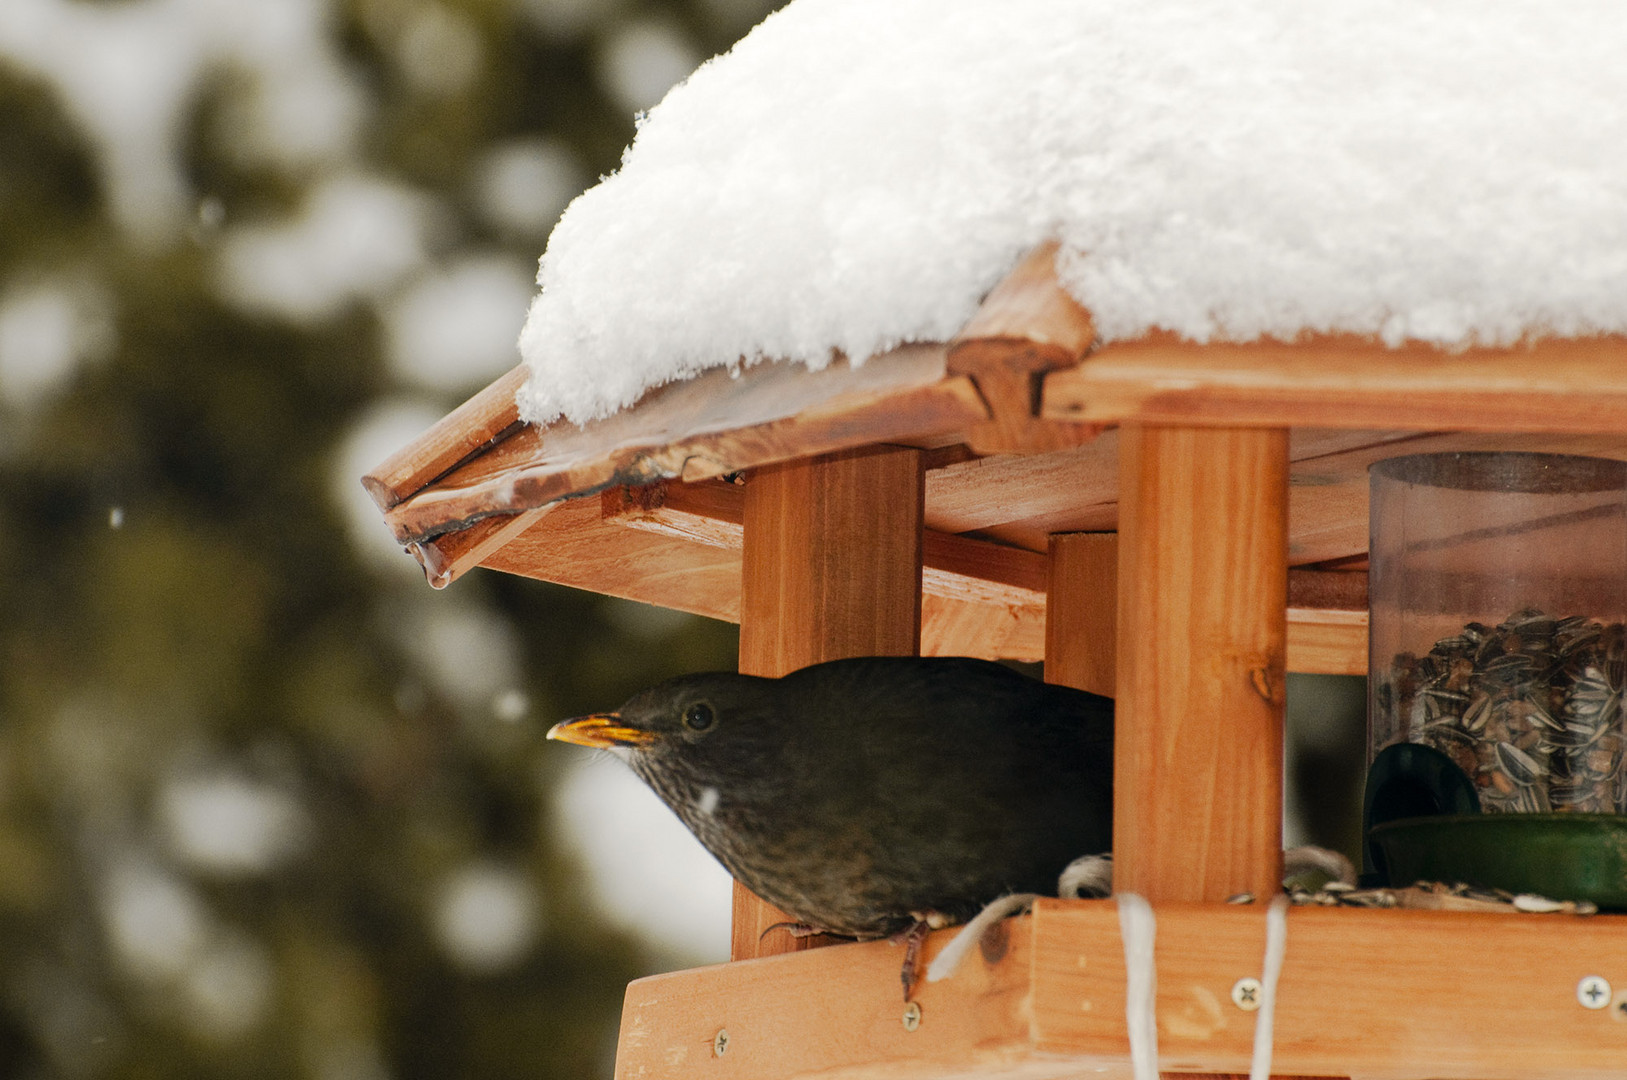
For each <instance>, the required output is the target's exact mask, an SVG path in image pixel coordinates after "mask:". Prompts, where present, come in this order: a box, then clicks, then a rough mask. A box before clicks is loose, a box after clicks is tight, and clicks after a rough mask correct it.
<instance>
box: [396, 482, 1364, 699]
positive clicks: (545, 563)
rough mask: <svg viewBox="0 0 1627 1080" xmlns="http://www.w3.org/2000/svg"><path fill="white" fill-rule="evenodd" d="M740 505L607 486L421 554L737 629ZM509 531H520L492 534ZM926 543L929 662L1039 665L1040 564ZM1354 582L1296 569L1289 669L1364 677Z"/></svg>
mask: <svg viewBox="0 0 1627 1080" xmlns="http://www.w3.org/2000/svg"><path fill="white" fill-rule="evenodd" d="M744 499H745V493H744V489H743V487H741V486H739V485H734V484H725V483H721V482H718V481H703V482H700V483H695V484H679V483H672V484H669V485H660V484H655V485H649V486H647V487H642V488H633V489H624V488H612V489H610V490H607V491H606V492H604V493H602V495H601V497H600V498H599V499H570V500H567V501H565V502H563V503H561V504H559V506H558V507H557V508H556V509H555V510H554V511H550V512H548V513H546V514H537V515H536V516H533V517H532V518H530V519H528V520H525V521H519V520H517V519H509V518H492V519H488V520H487V521H485V522H482V523H481V524H480V525H478V526H476V527H475V528H473V529H469V530H465V531H464V532H460V533H453V534H450V535H448V536H443V537H440V538H439V539H437V540H435V541H431V542H429V543H428V544H425V545H424V547H425V548H430V549H434V551H433V555H432V558H433V559H436V560H444V562H443V563H436V565H443V566H446V567H450V568H452V572H453V574H452V576H453V577H456V576H457V575H458V574H461V573H462V572H463V571H464V570H465V569H467V568H468V566H469V565H472V563H471V562H470V559H471V558H472V557H473V556H475V555H478V556H479V557H480V558H479V561H480V564H481V565H484V566H486V567H488V568H491V569H496V570H502V571H506V572H509V573H517V574H521V575H524V576H527V577H533V578H538V579H540V580H544V581H553V582H557V583H560V584H564V585H570V586H572V587H573V588H579V589H587V590H588V591H591V592H599V593H603V594H605V595H610V596H619V597H623V598H625V599H630V600H638V601H641V602H643V603H648V604H654V605H656V606H658V607H668V608H674V609H677V610H680V611H688V612H691V613H694V614H697V615H705V616H707V617H709V618H714V619H723V620H726V621H729V622H739V620H740V549H741V546H742V543H743V540H742V536H743V528H742V525H741V518H742V515H743V513H744ZM505 523H509V524H510V525H511V527H516V528H518V529H519V530H520V531H519V532H518V534H517V535H516V536H514V537H508V536H506V535H502V536H498V535H496V534H497V530H499V529H501V528H503V527H504V526H505ZM624 533H638V534H642V535H640V536H626V535H623V534H624ZM510 542H512V543H514V544H515V545H516V546H515V547H514V549H513V550H512V551H509V550H506V549H505V547H504V545H506V544H508V543H510ZM922 547H923V560H924V568H923V572H922V578H921V591H922V598H921V652H922V654H923V655H926V656H975V657H981V658H983V659H991V660H999V659H1004V660H1024V661H1030V662H1038V661H1040V660H1042V659H1044V656H1045V635H1046V610H1045V605H1046V599H1045V594H1046V575H1047V572H1048V566H1049V560H1048V559H1047V557H1046V556H1044V555H1040V554H1037V553H1035V552H1031V551H1025V550H1021V549H1016V548H1009V547H1003V546H1001V545H998V544H992V543H989V542H987V541H984V540H976V539H973V538H971V537H964V536H947V535H943V534H939V533H936V532H934V531H932V530H927V531H926V532H925V533H924V534H923V545H922ZM1348 577H1358V578H1362V579H1365V574H1357V575H1350V574H1343V573H1333V572H1329V573H1321V572H1315V571H1304V572H1301V571H1295V572H1293V573H1292V574H1290V577H1289V603H1290V607H1289V624H1288V663H1289V670H1291V671H1299V672H1311V673H1328V674H1361V673H1363V672H1364V671H1365V670H1366V663H1367V659H1366V658H1367V612H1366V609H1365V607H1364V608H1363V609H1362V610H1360V611H1343V610H1333V611H1327V610H1323V608H1325V607H1327V606H1328V605H1329V604H1330V603H1334V604H1339V603H1344V602H1347V601H1348V599H1349V597H1350V594H1351V593H1352V589H1351V587H1350V585H1348V584H1344V583H1341V582H1339V581H1337V580H1335V581H1332V582H1330V581H1329V579H1343V578H1348Z"/></svg>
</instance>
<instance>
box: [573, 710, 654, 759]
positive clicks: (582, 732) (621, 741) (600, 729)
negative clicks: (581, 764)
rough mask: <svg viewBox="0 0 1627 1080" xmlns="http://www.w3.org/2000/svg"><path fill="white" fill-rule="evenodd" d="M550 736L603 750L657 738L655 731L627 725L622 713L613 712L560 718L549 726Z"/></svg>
mask: <svg viewBox="0 0 1627 1080" xmlns="http://www.w3.org/2000/svg"><path fill="white" fill-rule="evenodd" d="M548 737H549V738H550V739H558V740H559V741H560V742H568V743H575V744H576V745H578V746H593V747H597V748H598V749H600V750H607V749H609V748H610V747H612V746H643V745H645V744H646V743H651V742H654V741H655V733H654V732H653V731H645V730H643V729H642V728H635V727H628V726H627V725H626V724H624V723H622V722H621V714H620V713H613V712H610V713H594V714H593V715H592V716H578V717H576V718H575V719H573V720H561V721H560V722H559V723H557V724H555V725H554V726H553V727H551V728H549V729H548Z"/></svg>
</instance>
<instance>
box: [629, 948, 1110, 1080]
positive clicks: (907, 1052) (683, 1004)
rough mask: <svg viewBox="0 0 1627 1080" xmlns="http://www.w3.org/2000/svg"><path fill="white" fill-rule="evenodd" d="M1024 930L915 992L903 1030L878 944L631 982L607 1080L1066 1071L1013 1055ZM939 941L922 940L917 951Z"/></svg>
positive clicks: (1025, 953) (894, 965)
mask: <svg viewBox="0 0 1627 1080" xmlns="http://www.w3.org/2000/svg"><path fill="white" fill-rule="evenodd" d="M1028 924H1029V921H1028V920H1027V919H1020V920H1013V922H1012V923H1010V924H1008V925H1009V927H1010V929H1009V930H1008V932H1007V933H1006V935H1004V945H1003V955H1001V956H1000V959H999V962H998V963H995V964H990V963H987V962H985V961H984V960H983V959H981V958H980V957H977V956H975V955H974V957H973V958H971V959H970V960H968V962H967V963H966V964H965V965H964V966H963V967H962V969H961V971H960V972H959V973H958V974H957V975H956V977H955V978H954V979H953V980H952V981H951V982H947V983H943V984H925V985H923V986H921V987H920V989H919V990H918V991H917V993H916V1001H917V1003H918V1004H919V1005H920V1008H921V1018H920V1023H919V1025H918V1026H917V1027H916V1028H915V1029H914V1030H910V1029H908V1028H906V1027H905V1026H904V1022H903V1014H904V1005H903V1002H901V1001H900V1000H899V994H898V965H899V962H900V958H901V956H902V950H901V949H900V948H898V947H896V946H893V945H889V944H887V943H886V942H879V941H878V942H869V943H865V944H857V945H854V944H849V945H839V946H836V947H834V948H828V949H816V950H814V951H812V952H803V953H798V954H797V955H794V956H773V957H768V958H766V959H761V960H749V961H746V962H743V963H733V964H724V965H719V966H716V967H710V968H700V969H697V970H694V971H682V972H675V973H673V974H670V975H656V976H653V977H651V978H647V979H640V980H638V981H637V982H634V983H633V984H632V985H630V986H629V987H628V988H627V999H626V1004H625V1006H624V1007H623V1009H622V1020H621V1041H620V1046H619V1048H618V1052H617V1055H616V1073H615V1075H616V1080H686V1078H689V1077H707V1078H711V1077H716V1078H718V1080H736V1078H739V1080H788V1078H790V1077H812V1076H819V1077H821V1078H825V1080H912V1078H923V1080H924V1078H927V1077H945V1076H967V1075H970V1074H973V1073H975V1074H977V1075H979V1076H1000V1077H1011V1078H1013V1080H1015V1078H1019V1077H1021V1078H1026V1080H1047V1078H1052V1077H1056V1078H1060V1077H1063V1076H1073V1075H1077V1074H1076V1072H1075V1071H1074V1070H1075V1068H1076V1066H1074V1065H1073V1064H1072V1063H1071V1062H1067V1061H1058V1060H1054V1059H1053V1060H1050V1061H1047V1062H1033V1061H1026V1060H1025V1058H1026V1057H1027V1056H1028V1053H1029V1052H1028V1043H1029V1038H1028V1021H1027V1018H1026V1016H1025V1015H1024V1013H1025V1011H1026V1009H1027V1006H1028V1001H1029V982H1030V980H1029V958H1030V952H1029V940H1030V939H1029V925H1028ZM948 937H949V934H948V933H947V932H943V933H938V934H935V935H933V937H932V939H931V940H930V941H929V942H928V944H927V947H926V948H927V956H929V957H930V956H932V955H935V954H936V952H937V951H938V949H940V948H942V946H943V944H944V943H945V941H947V939H948ZM1121 1011H1122V1010H1121ZM719 1032H727V1033H728V1038H727V1042H726V1046H727V1049H726V1050H725V1052H724V1053H723V1054H722V1055H719V1054H717V1052H716V1049H715V1048H716V1045H717V1039H718V1033H719ZM1109 1075H1110V1076H1111V1075H1112V1074H1109Z"/></svg>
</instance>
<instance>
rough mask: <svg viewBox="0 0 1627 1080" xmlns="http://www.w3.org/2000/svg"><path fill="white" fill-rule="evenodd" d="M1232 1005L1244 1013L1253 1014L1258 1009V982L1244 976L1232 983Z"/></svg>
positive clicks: (1250, 976)
mask: <svg viewBox="0 0 1627 1080" xmlns="http://www.w3.org/2000/svg"><path fill="white" fill-rule="evenodd" d="M1232 1004H1233V1005H1236V1006H1237V1007H1238V1008H1239V1009H1242V1010H1243V1011H1244V1012H1253V1011H1254V1010H1256V1009H1258V1008H1259V1007H1260V980H1259V979H1256V978H1254V977H1253V976H1252V975H1245V976H1243V977H1242V978H1241V979H1238V980H1237V981H1236V982H1234V983H1232Z"/></svg>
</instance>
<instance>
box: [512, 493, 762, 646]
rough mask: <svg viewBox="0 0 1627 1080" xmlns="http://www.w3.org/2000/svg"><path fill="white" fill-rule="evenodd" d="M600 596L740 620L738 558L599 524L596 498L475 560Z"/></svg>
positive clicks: (568, 505) (562, 510) (565, 507)
mask: <svg viewBox="0 0 1627 1080" xmlns="http://www.w3.org/2000/svg"><path fill="white" fill-rule="evenodd" d="M482 565H483V566H486V567H488V568H490V569H493V570H500V571H503V572H505V573H510V574H519V575H521V576H524V577H531V578H537V579H539V580H542V581H552V582H556V583H558V584H560V585H569V586H571V587H572V588H577V589H586V590H588V591H589V592H595V593H600V594H603V595H605V596H619V597H622V598H623V599H627V600H638V601H641V602H643V603H646V604H655V605H656V606H658V607H665V608H672V609H674V610H676V611H688V612H691V613H693V614H696V615H705V616H707V617H709V618H713V619H723V620H725V621H727V622H736V623H737V622H739V621H740V555H739V553H738V552H731V551H727V550H725V549H721V548H714V547H708V546H706V545H704V544H692V543H686V542H683V541H678V540H673V539H672V538H670V537H666V536H660V535H658V534H655V533H647V532H640V531H638V530H637V529H628V528H623V527H622V526H619V525H614V524H606V523H605V522H604V520H603V519H602V518H601V516H600V508H599V500H597V499H571V500H569V501H567V502H564V503H561V504H560V505H559V507H558V508H557V509H556V510H554V511H553V512H552V513H549V514H547V515H546V516H544V517H542V518H541V519H540V520H538V521H537V522H535V523H534V524H533V525H532V526H531V527H530V528H528V529H526V530H525V531H524V532H521V533H520V534H519V535H518V536H516V537H514V538H513V539H511V540H510V541H509V542H508V543H507V544H505V545H504V546H502V547H500V548H498V549H497V550H495V551H493V552H492V553H491V554H489V555H487V556H486V559H485V561H484V562H483V563H482Z"/></svg>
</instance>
